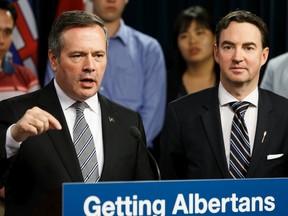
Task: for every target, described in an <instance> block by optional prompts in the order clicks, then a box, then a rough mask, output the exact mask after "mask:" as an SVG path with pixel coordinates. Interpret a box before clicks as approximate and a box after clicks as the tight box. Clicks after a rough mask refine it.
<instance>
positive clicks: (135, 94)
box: [91, 0, 167, 151]
mask: <svg viewBox="0 0 288 216" xmlns="http://www.w3.org/2000/svg"><path fill="white" fill-rule="evenodd" d="M91 1H92V2H93V11H94V13H95V14H97V15H98V16H99V17H100V18H102V19H103V20H104V22H105V26H106V27H107V29H108V33H109V46H108V59H109V61H108V64H107V69H106V73H105V76H104V78H103V82H102V84H101V87H100V92H101V93H102V94H103V95H105V96H106V97H108V98H109V99H111V100H113V101H115V102H118V103H120V104H122V105H124V106H127V107H129V108H131V109H133V110H135V111H137V112H139V113H140V115H141V116H142V119H143V123H144V128H145V132H146V137H147V144H148V147H149V149H150V150H152V151H153V147H154V146H153V140H154V138H155V137H156V136H157V135H158V134H159V132H160V131H161V129H162V126H163V122H164V115H165V109H166V79H167V78H166V66H165V60H164V55H163V51H162V49H161V47H160V44H159V43H158V42H157V41H156V40H155V39H154V38H152V37H150V36H148V35H145V34H143V33H141V32H139V31H137V30H135V29H133V28H131V27H129V26H127V25H126V24H125V23H124V20H123V19H122V13H123V11H124V9H125V6H126V4H127V3H128V0H114V1H110V0H91Z"/></svg>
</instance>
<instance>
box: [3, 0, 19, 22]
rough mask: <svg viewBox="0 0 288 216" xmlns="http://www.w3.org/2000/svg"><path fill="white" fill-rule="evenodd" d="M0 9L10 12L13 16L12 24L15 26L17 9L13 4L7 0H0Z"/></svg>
mask: <svg viewBox="0 0 288 216" xmlns="http://www.w3.org/2000/svg"><path fill="white" fill-rule="evenodd" d="M0 9H3V10H7V11H9V12H10V13H11V15H12V18H13V26H15V25H16V20H17V11H16V9H15V7H14V5H13V4H12V3H11V2H9V1H7V0H0Z"/></svg>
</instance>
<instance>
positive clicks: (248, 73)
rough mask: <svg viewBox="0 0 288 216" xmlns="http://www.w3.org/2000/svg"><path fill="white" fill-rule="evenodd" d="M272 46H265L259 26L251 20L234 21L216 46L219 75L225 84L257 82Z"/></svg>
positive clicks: (256, 83)
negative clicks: (246, 21) (244, 21)
mask: <svg viewBox="0 0 288 216" xmlns="http://www.w3.org/2000/svg"><path fill="white" fill-rule="evenodd" d="M268 53H269V49H268V48H263V47H262V42H261V33H260V30H259V29H258V28H257V27H256V26H255V25H253V24H251V23H238V22H235V21H233V22H231V23H230V24H229V26H228V27H227V28H226V29H224V30H223V31H222V32H221V34H220V38H219V45H218V46H215V47H214V56H215V60H216V61H217V62H218V64H219V65H220V70H221V75H220V79H221V82H222V83H223V85H224V86H229V85H232V86H249V88H255V87H256V86H257V85H258V81H259V75H260V69H261V66H262V65H264V64H265V62H266V61H267V58H268Z"/></svg>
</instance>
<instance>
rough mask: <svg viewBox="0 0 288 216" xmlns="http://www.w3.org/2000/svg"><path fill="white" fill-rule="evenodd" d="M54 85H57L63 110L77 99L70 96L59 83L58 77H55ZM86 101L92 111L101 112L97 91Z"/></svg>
mask: <svg viewBox="0 0 288 216" xmlns="http://www.w3.org/2000/svg"><path fill="white" fill-rule="evenodd" d="M54 85H55V89H56V93H57V95H58V98H59V101H60V104H61V107H62V109H63V110H67V109H69V108H70V107H71V106H72V105H73V104H74V103H75V102H76V101H75V100H73V99H72V98H70V97H69V96H68V95H67V94H65V92H64V91H63V90H62V89H61V88H60V86H59V85H58V84H57V82H56V79H54ZM85 103H87V105H88V106H89V108H90V109H91V110H92V111H94V112H96V113H100V105H99V100H98V93H96V94H95V95H94V96H93V97H90V98H88V99H87V100H86V101H85Z"/></svg>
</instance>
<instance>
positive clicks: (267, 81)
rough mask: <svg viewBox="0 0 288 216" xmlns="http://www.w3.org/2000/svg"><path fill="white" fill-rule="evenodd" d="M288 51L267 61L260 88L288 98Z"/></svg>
mask: <svg viewBox="0 0 288 216" xmlns="http://www.w3.org/2000/svg"><path fill="white" fill-rule="evenodd" d="M287 62H288V53H284V54H282V55H279V56H276V57H274V58H272V59H270V60H269V61H268V64H267V67H266V70H265V72H264V76H263V78H262V81H261V84H260V86H261V88H263V89H267V90H270V91H272V92H274V93H276V94H279V95H281V96H283V97H286V98H288V85H287V83H288V67H287V65H288V64H287Z"/></svg>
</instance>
